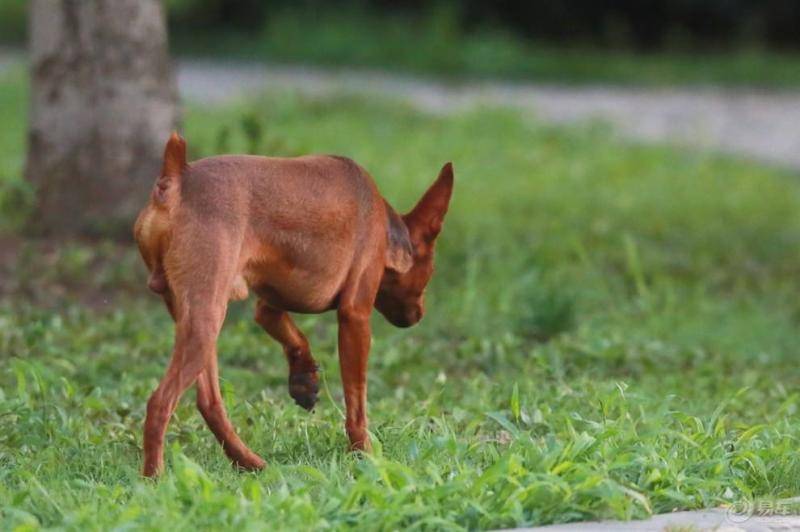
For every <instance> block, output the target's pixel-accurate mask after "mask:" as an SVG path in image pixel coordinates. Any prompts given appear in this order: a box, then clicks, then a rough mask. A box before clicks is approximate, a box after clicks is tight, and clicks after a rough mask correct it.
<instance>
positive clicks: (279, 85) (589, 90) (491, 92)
mask: <svg viewBox="0 0 800 532" xmlns="http://www.w3.org/2000/svg"><path fill="white" fill-rule="evenodd" d="M22 59H23V58H22V55H21V54H20V53H19V52H15V51H13V50H8V49H2V48H0V72H2V71H3V70H6V69H7V68H8V67H9V65H11V64H14V63H20V62H21V61H22ZM177 72H178V85H179V87H180V91H181V94H182V95H183V96H184V97H185V98H188V99H190V100H195V101H200V102H205V103H224V102H228V101H231V100H234V99H237V98H241V97H244V96H246V95H248V94H253V93H258V92H261V91H264V90H270V89H279V90H293V91H299V92H302V93H305V94H308V95H312V96H323V95H326V94H331V93H337V92H346V93H358V94H380V95H385V96H390V97H395V98H400V99H403V100H406V101H408V102H410V103H412V104H413V105H416V106H418V107H420V108H422V109H425V110H427V111H431V112H437V113H446V112H449V111H453V110H459V109H464V108H468V107H471V106H476V105H499V106H508V107H512V108H517V109H521V110H523V111H525V112H528V113H530V114H531V115H535V116H537V117H539V118H540V119H542V120H545V121H548V122H553V123H566V122H576V121H581V120H589V119H601V120H604V121H608V122H610V123H611V124H613V125H614V126H615V127H616V129H617V130H618V131H619V132H621V133H622V134H623V135H626V136H627V137H629V138H631V139H634V140H639V141H645V142H651V141H659V142H663V141H667V142H675V143H677V144H682V145H687V146H692V147H698V148H701V149H711V150H718V151H723V152H728V153H734V154H740V155H745V156H749V157H754V158H758V159H761V160H764V161H768V162H772V163H776V164H779V165H784V166H789V167H792V168H795V169H800V92H796V91H795V92H769V91H759V90H749V89H739V90H736V89H719V88H666V89H652V88H645V89H637V88H620V87H608V86H581V87H574V86H569V87H567V86H556V85H542V84H535V83H509V82H470V83H459V84H453V83H443V82H436V81H431V80H425V79H420V78H414V77H407V76H400V75H394V74H387V73H382V72H365V71H356V70H348V69H320V68H303V67H287V66H277V65H263V64H258V63H223V62H219V61H197V60H183V61H179V62H178V69H177Z"/></svg>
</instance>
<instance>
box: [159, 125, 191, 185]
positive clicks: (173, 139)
mask: <svg viewBox="0 0 800 532" xmlns="http://www.w3.org/2000/svg"><path fill="white" fill-rule="evenodd" d="M184 168H186V141H185V140H183V137H181V136H180V135H178V132H177V131H173V132H172V135H171V136H170V137H169V140H168V141H167V146H166V147H165V148H164V166H163V167H162V168H161V177H180V175H181V172H183V169H184Z"/></svg>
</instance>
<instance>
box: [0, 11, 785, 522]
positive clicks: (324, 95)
mask: <svg viewBox="0 0 800 532" xmlns="http://www.w3.org/2000/svg"><path fill="white" fill-rule="evenodd" d="M798 28H800V3H798V2H796V1H793V0H763V1H757V0H704V1H700V0H669V1H668V0H652V1H647V2H642V1H633V0H630V1H622V0H621V1H589V0H585V1H581V0H561V1H556V0H552V1H551V0H539V1H530V2H511V1H498V2H478V1H463V2H457V1H444V0H438V1H421V0H420V1H391V2H390V1H379V0H374V1H368V0H361V1H325V2H322V1H320V2H309V1H288V0H287V1H280V0H268V1H257V0H239V1H233V0H230V1H223V0H168V1H166V2H160V1H158V0H113V1H112V0H84V1H77V0H29V1H25V0H0V122H1V125H2V127H0V425H2V429H0V529H14V527H16V526H19V527H22V528H21V529H35V528H36V527H37V526H44V527H64V528H71V527H72V528H76V529H95V528H99V529H110V528H114V527H121V528H125V527H132V528H137V527H138V528H145V529H162V528H174V526H175V525H174V524H175V523H185V524H186V528H220V529H222V528H225V529H229V528H233V527H239V528H248V526H247V525H251V526H250V527H249V528H254V529H258V528H259V527H258V524H259V523H262V524H263V522H264V521H265V520H270V521H271V524H274V526H275V528H276V529H282V528H286V529H292V530H296V529H315V528H322V527H332V528H347V527H356V526H361V527H365V528H366V529H376V528H385V529H400V528H406V527H408V526H410V524H415V525H418V526H420V527H421V528H425V527H428V528H433V529H439V528H444V527H445V525H448V526H449V525H454V526H453V527H452V528H457V527H462V528H466V529H482V528H503V527H512V526H521V525H530V524H542V523H550V522H563V521H572V520H580V519H591V518H608V517H614V518H620V519H630V518H634V517H646V516H648V515H650V514H652V513H658V512H667V511H673V510H675V509H692V508H708V507H716V506H719V505H724V504H731V503H732V502H736V501H740V500H745V499H746V500H753V499H758V498H769V499H770V500H774V499H776V498H781V497H794V496H796V495H797V494H798V493H799V492H800V484H799V483H798V482H800V480H798V479H800V458H798V455H797V452H796V449H797V441H798V440H800V424H798V423H797V412H798V411H800V394H798V393H797V386H798V383H800V365H798V364H797V360H798V352H797V350H798V347H797V346H799V345H800V299H798V298H797V294H798V292H800V216H798V213H800V181H798V174H799V173H800V32H798V31H797V30H798ZM176 128H177V129H178V130H179V131H180V132H181V133H182V134H183V135H184V136H185V137H186V139H187V142H188V146H189V153H190V159H195V158H200V157H205V156H210V155H214V154H219V153H253V154H261V155H272V156H296V155H301V154H306V153H335V154H341V155H345V156H349V157H352V158H353V159H354V160H356V161H357V162H359V163H360V164H361V165H363V166H364V167H365V168H366V169H367V170H368V171H369V172H370V173H371V174H372V175H373V176H374V178H375V181H376V183H377V184H378V186H379V188H380V190H381V191H382V193H383V194H384V195H385V196H386V198H387V199H388V200H389V201H390V202H391V203H392V204H393V205H394V206H395V207H396V208H397V209H398V210H399V211H406V210H408V209H410V208H411V206H412V205H413V204H414V202H415V201H416V199H417V198H418V197H419V196H420V194H421V193H422V191H423V190H425V188H426V187H427V186H428V185H429V184H430V183H431V182H432V181H433V179H434V178H435V176H436V173H437V171H438V169H439V168H441V165H442V163H444V162H445V161H453V163H454V166H455V174H456V185H455V194H454V198H453V202H452V205H451V210H450V212H449V213H448V218H447V220H446V223H445V227H444V231H443V234H442V236H441V237H440V241H439V243H438V244H437V269H436V275H435V277H434V279H433V281H432V283H431V286H430V290H429V292H428V296H427V301H428V313H427V315H426V317H425V319H424V320H423V321H422V323H421V324H420V325H419V326H418V327H414V328H412V329H408V330H402V331H401V330H397V329H393V328H391V327H389V326H388V325H386V324H385V323H383V320H381V319H380V318H377V317H376V318H375V319H374V320H373V322H374V327H375V335H374V336H375V338H374V343H373V345H374V347H373V351H372V353H373V355H372V358H371V360H370V367H371V369H370V375H369V387H370V394H371V398H370V409H371V410H370V412H371V416H372V425H371V426H372V430H373V432H374V438H373V440H374V441H377V442H380V443H381V445H380V447H378V448H379V451H378V452H377V453H376V456H374V457H372V458H370V459H368V460H354V459H352V457H350V456H349V455H348V454H346V453H345V452H344V441H345V440H344V436H343V434H342V430H341V419H340V410H339V408H340V404H341V399H342V398H341V389H340V386H339V379H338V367H337V360H336V354H335V353H336V325H335V316H331V315H322V316H298V317H297V322H298V325H299V326H300V328H301V329H303V330H304V331H305V332H306V334H307V335H308V336H309V339H310V341H311V344H312V346H313V347H312V348H313V350H314V352H315V356H316V358H317V359H318V360H319V361H320V363H321V365H322V372H323V376H324V380H325V386H326V388H325V399H324V400H323V401H322V404H321V405H320V407H319V408H318V411H317V412H315V413H314V414H313V415H311V416H307V415H305V413H304V412H298V410H299V409H296V408H294V407H293V406H292V405H291V402H290V400H289V399H288V395H287V394H286V383H285V381H286V370H285V367H284V364H283V357H282V354H281V353H280V350H279V348H278V346H277V345H275V344H274V343H272V342H271V341H270V340H268V339H267V338H266V337H265V335H264V334H263V331H261V330H260V329H259V328H258V326H257V325H256V324H255V323H253V320H252V303H253V302H252V300H251V301H250V302H244V303H236V304H232V305H231V307H230V310H229V314H228V319H227V322H226V326H225V329H224V331H223V333H222V336H221V339H220V361H221V362H220V367H221V371H222V376H223V386H222V388H223V392H224V395H225V400H226V404H227V405H228V408H229V410H230V413H231V417H232V419H233V421H234V424H235V425H236V426H237V427H238V428H239V429H240V433H241V434H242V435H243V439H244V440H246V441H248V442H249V443H252V445H253V447H254V448H255V450H257V451H259V452H260V453H261V454H262V455H263V456H265V457H266V458H267V459H268V461H269V462H270V467H269V468H268V470H267V471H266V472H265V473H263V474H262V475H260V476H243V475H238V474H236V473H235V472H233V471H231V470H230V468H229V467H228V464H227V463H226V462H225V459H224V457H222V456H221V454H222V453H220V452H219V449H218V446H217V445H216V443H215V442H214V441H213V438H212V437H211V436H210V435H209V434H208V433H207V431H206V429H205V428H204V427H203V425H202V420H201V419H200V418H199V416H197V415H196V413H195V412H194V408H193V405H192V404H191V401H188V400H185V401H183V403H182V405H181V407H180V408H179V410H178V413H177V415H176V418H175V420H174V421H173V423H172V424H171V425H170V433H169V436H168V439H169V441H170V442H171V445H172V447H171V458H170V460H169V462H170V467H171V474H172V475H173V476H172V477H170V480H168V481H166V482H162V483H159V484H158V485H152V484H144V483H143V482H142V481H141V480H140V479H139V476H138V468H139V459H140V451H141V449H140V429H141V424H142V418H143V416H144V405H145V402H146V400H147V397H148V396H149V394H150V393H151V391H152V390H153V388H154V387H155V386H156V384H157V382H158V379H159V378H160V377H161V375H162V373H163V371H164V367H165V364H166V361H167V359H168V356H169V353H170V349H171V344H172V323H171V321H170V320H169V317H168V315H167V313H166V311H165V310H164V308H163V305H162V303H161V301H160V300H158V298H156V297H155V296H153V295H152V294H150V293H148V291H147V288H146V278H147V273H146V272H145V270H144V267H143V265H142V263H141V260H140V258H139V256H138V253H137V251H136V249H135V246H134V245H133V242H132V238H131V227H132V224H133V220H134V218H135V216H136V214H137V212H138V210H139V209H140V208H141V206H142V205H143V204H144V202H145V201H146V199H147V197H148V194H149V191H150V189H151V187H152V184H153V181H154V179H155V177H156V176H157V175H158V172H159V169H160V165H161V155H162V150H163V147H164V143H165V141H166V139H167V138H168V136H169V134H170V132H171V131H172V130H173V129H176ZM184 451H185V455H184V454H183V453H184ZM187 456H188V457H191V460H190V459H189V458H187ZM192 460H194V461H192ZM54 501H55V502H54ZM320 501H321V502H320ZM751 507H752V506H751ZM26 527H27V528H26ZM262 528H263V526H262Z"/></svg>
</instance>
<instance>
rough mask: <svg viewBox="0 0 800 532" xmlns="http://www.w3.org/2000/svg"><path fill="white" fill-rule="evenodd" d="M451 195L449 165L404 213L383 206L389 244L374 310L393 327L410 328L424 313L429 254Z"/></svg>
mask: <svg viewBox="0 0 800 532" xmlns="http://www.w3.org/2000/svg"><path fill="white" fill-rule="evenodd" d="M452 193H453V166H452V165H451V164H450V163H447V164H445V165H444V167H443V168H442V170H441V172H439V177H438V178H437V179H436V181H435V182H434V183H433V185H431V187H430V188H429V189H428V190H427V192H425V194H424V195H423V196H422V199H420V200H419V202H418V203H417V205H416V206H415V207H414V208H413V209H412V210H411V212H409V213H408V214H406V215H404V216H402V217H400V216H398V215H397V214H396V213H395V212H394V211H393V210H391V207H388V206H387V210H388V211H389V214H388V222H389V228H388V233H389V243H388V249H387V253H386V269H385V270H384V273H383V279H382V280H381V285H380V288H379V289H378V295H377V298H376V299H375V308H377V309H378V311H379V312H380V313H381V314H383V315H384V317H385V318H386V319H387V320H389V322H390V323H391V324H392V325H395V326H397V327H410V326H411V325H414V324H415V323H417V322H419V320H421V319H422V316H423V315H424V314H425V288H426V287H427V286H428V282H429V281H430V279H431V276H432V275H433V251H434V246H435V244H436V237H437V236H439V233H440V232H441V230H442V224H443V222H444V216H445V214H446V213H447V207H448V205H449V204H450V196H451V195H452Z"/></svg>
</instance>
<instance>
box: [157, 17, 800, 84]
mask: <svg viewBox="0 0 800 532" xmlns="http://www.w3.org/2000/svg"><path fill="white" fill-rule="evenodd" d="M300 35H302V38H298V36H300ZM172 40H173V44H174V47H173V48H174V49H175V50H176V51H177V52H178V53H183V54H194V55H201V56H207V55H218V56H220V57H224V58H226V59H230V58H232V57H233V58H242V59H249V60H264V61H270V62H288V63H305V64H315V65H323V66H332V67H337V66H345V67H368V68H378V69H386V70H392V71H402V72H410V73H416V74H425V75H429V76H435V77H446V78H494V77H503V78H508V79H513V80H532V81H540V82H556V83H576V84H577V83H610V84H622V85H629V84H630V85H655V86H662V85H679V84H680V85H684V84H718V85H746V86H762V87H796V86H797V85H798V84H800V55H798V54H797V53H781V52H775V51H765V50H762V49H758V48H753V47H750V48H748V47H744V48H741V49H738V50H730V51H727V52H725V51H718V52H711V51H709V52H701V53H698V52H697V51H688V50H684V51H680V50H673V51H669V50H665V51H660V52H653V53H635V52H632V51H626V50H625V49H616V50H615V49H603V48H599V47H596V46H594V47H593V46H588V45H580V44H576V45H574V46H572V47H566V48H565V47H563V46H562V47H556V46H553V45H547V44H544V43H535V42H530V41H526V40H524V39H521V38H519V37H518V36H516V35H514V34H512V33H509V32H507V31H504V30H502V29H493V28H491V27H484V28H483V29H481V30H478V31H471V32H467V31H464V30H463V29H461V23H460V21H459V20H458V16H457V13H456V12H455V11H453V10H451V9H446V8H445V9H439V10H434V11H433V12H432V13H430V14H428V15H427V16H423V17H417V18H409V17H404V16H399V15H395V16H391V15H386V14H384V15H380V16H379V15H374V14H372V15H371V14H368V13H366V12H363V11H358V10H353V9H345V10H340V11H337V12H331V11H324V10H323V11H319V10H317V11H315V12H313V13H305V12H303V11H297V10H289V11H284V12H276V13H271V14H270V18H269V20H268V21H267V23H266V24H265V27H264V28H263V30H262V31H261V32H259V33H255V34H247V33H241V32H228V33H226V32H224V31H218V32H210V33H204V32H197V31H191V30H190V31H188V32H187V31H185V30H184V28H181V27H176V28H174V32H173V34H172Z"/></svg>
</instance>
